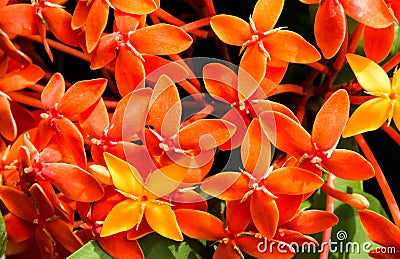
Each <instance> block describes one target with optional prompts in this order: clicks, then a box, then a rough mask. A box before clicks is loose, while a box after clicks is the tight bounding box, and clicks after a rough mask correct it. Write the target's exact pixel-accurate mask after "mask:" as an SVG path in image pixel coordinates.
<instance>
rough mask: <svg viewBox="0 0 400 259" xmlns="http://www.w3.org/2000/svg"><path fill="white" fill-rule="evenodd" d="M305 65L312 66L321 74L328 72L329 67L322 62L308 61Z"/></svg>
mask: <svg viewBox="0 0 400 259" xmlns="http://www.w3.org/2000/svg"><path fill="white" fill-rule="evenodd" d="M306 65H307V66H309V67H312V68H314V69H315V70H317V71H318V72H320V73H322V74H329V68H328V67H327V66H325V65H324V64H322V63H321V62H314V63H308V64H306Z"/></svg>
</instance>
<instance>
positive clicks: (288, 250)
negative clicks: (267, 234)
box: [236, 236, 295, 259]
mask: <svg viewBox="0 0 400 259" xmlns="http://www.w3.org/2000/svg"><path fill="white" fill-rule="evenodd" d="M269 241H271V242H269ZM269 241H267V242H266V240H265V239H264V238H257V237H253V236H240V237H238V238H237V239H236V242H237V244H238V246H239V248H240V249H241V250H243V252H245V253H247V254H249V255H251V256H253V257H255V258H260V259H289V258H293V256H294V255H295V253H294V249H293V248H292V247H290V246H289V244H288V243H284V242H281V241H278V240H269Z"/></svg>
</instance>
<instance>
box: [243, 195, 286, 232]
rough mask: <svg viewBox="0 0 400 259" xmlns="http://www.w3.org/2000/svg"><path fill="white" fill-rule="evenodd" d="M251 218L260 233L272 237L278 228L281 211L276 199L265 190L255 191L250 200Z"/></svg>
mask: <svg viewBox="0 0 400 259" xmlns="http://www.w3.org/2000/svg"><path fill="white" fill-rule="evenodd" d="M250 211H251V218H252V219H253V222H254V225H255V226H256V228H257V230H258V231H260V234H261V235H262V236H263V237H265V238H267V239H271V238H272V237H273V236H274V235H275V232H276V230H277V227H278V221H279V211H278V207H277V206H276V203H275V201H274V199H271V198H269V197H267V195H266V194H265V193H264V192H263V191H255V192H254V193H253V195H252V197H251V202H250Z"/></svg>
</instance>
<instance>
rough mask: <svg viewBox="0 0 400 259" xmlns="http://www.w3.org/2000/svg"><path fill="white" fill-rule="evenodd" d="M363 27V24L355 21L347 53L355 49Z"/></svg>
mask: <svg viewBox="0 0 400 259" xmlns="http://www.w3.org/2000/svg"><path fill="white" fill-rule="evenodd" d="M364 27H365V26H364V24H361V23H357V26H356V28H355V30H354V31H353V33H352V34H351V35H350V39H349V46H348V48H347V53H354V52H355V51H356V49H357V45H358V42H359V41H360V38H361V35H362V32H363V30H364Z"/></svg>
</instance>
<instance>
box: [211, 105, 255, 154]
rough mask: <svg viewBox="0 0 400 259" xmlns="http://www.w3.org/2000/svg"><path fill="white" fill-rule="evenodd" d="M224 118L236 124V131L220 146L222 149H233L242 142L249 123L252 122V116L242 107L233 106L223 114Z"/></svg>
mask: <svg viewBox="0 0 400 259" xmlns="http://www.w3.org/2000/svg"><path fill="white" fill-rule="evenodd" d="M221 119H223V120H225V121H228V122H230V123H232V124H233V125H235V126H236V131H235V133H234V134H233V136H232V138H230V139H229V140H228V141H227V142H225V143H224V144H222V145H220V146H218V148H219V149H220V150H232V149H235V148H237V147H239V146H240V145H241V144H242V141H243V138H244V136H245V135H246V132H247V125H248V124H249V123H250V118H249V116H247V114H245V112H243V111H241V110H240V109H236V108H231V109H230V110H229V111H228V112H227V113H225V114H224V116H222V118H221Z"/></svg>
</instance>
